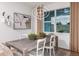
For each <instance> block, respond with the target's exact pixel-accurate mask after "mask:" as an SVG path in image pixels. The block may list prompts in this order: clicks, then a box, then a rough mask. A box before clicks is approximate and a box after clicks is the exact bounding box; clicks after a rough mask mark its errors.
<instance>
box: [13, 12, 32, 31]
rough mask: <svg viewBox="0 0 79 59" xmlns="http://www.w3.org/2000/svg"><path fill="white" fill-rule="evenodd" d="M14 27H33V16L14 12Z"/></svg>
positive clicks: (18, 28) (16, 28)
mask: <svg viewBox="0 0 79 59" xmlns="http://www.w3.org/2000/svg"><path fill="white" fill-rule="evenodd" d="M13 28H14V29H15V30H24V29H31V16H29V15H25V14H21V13H14V25H13Z"/></svg>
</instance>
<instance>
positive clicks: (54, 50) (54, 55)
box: [53, 48, 55, 56]
mask: <svg viewBox="0 0 79 59" xmlns="http://www.w3.org/2000/svg"><path fill="white" fill-rule="evenodd" d="M53 55H54V56H55V49H54V48H53Z"/></svg>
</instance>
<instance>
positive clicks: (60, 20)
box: [56, 8, 70, 33]
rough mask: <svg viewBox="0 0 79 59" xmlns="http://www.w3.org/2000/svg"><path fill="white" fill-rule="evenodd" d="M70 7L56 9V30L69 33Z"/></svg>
mask: <svg viewBox="0 0 79 59" xmlns="http://www.w3.org/2000/svg"><path fill="white" fill-rule="evenodd" d="M69 15H70V8H63V9H59V10H56V31H57V32H60V33H69V27H70V16H69Z"/></svg>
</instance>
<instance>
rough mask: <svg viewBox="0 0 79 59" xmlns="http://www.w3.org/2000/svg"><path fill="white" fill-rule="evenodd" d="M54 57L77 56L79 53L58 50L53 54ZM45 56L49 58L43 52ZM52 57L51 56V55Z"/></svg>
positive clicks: (47, 54) (46, 53)
mask: <svg viewBox="0 0 79 59" xmlns="http://www.w3.org/2000/svg"><path fill="white" fill-rule="evenodd" d="M55 54H56V56H79V53H77V52H72V51H69V50H65V49H61V48H58V49H57V50H56V52H55ZM45 56H49V52H48V51H45ZM52 56H53V54H52Z"/></svg>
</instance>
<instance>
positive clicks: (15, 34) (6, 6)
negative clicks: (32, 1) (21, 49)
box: [0, 2, 33, 42]
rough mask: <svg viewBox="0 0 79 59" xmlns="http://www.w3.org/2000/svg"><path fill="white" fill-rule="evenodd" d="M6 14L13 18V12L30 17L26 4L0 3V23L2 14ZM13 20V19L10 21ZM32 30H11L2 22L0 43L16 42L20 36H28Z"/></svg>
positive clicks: (0, 23) (29, 10) (0, 25)
mask: <svg viewBox="0 0 79 59" xmlns="http://www.w3.org/2000/svg"><path fill="white" fill-rule="evenodd" d="M4 11H5V12H6V13H7V14H8V15H11V16H13V12H19V13H24V14H27V15H31V9H30V8H29V6H28V5H27V3H21V2H20V3H9V2H7V3H2V2H1V3H0V21H2V20H4V18H3V16H2V12H4ZM11 20H13V19H11ZM32 31H33V30H32V29H27V30H13V29H12V28H11V27H8V26H7V25H5V24H4V23H3V22H0V42H6V41H10V40H16V39H19V38H22V37H25V36H23V35H22V34H28V33H30V32H32Z"/></svg>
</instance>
